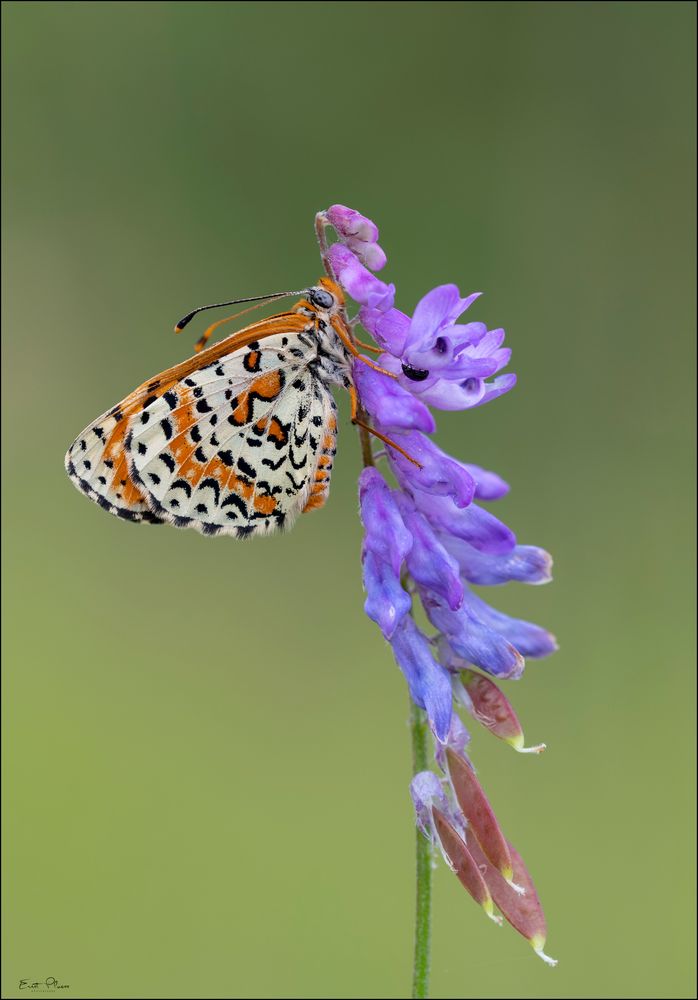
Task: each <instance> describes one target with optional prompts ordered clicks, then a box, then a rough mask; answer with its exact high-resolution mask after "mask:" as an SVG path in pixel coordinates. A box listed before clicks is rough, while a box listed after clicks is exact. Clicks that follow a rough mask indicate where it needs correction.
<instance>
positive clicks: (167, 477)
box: [126, 336, 334, 536]
mask: <svg viewBox="0 0 698 1000" xmlns="http://www.w3.org/2000/svg"><path fill="white" fill-rule="evenodd" d="M313 357H314V345H313V344H312V342H311V343H306V341H305V340H304V339H303V338H294V339H293V340H292V341H290V340H289V338H286V337H281V336H279V337H272V338H269V339H268V340H265V341H264V342H262V343H261V344H252V345H250V346H249V348H247V349H246V350H245V351H243V352H236V353H235V354H232V355H230V356H229V357H227V358H223V359H221V360H220V361H219V362H214V363H213V364H211V365H209V366H207V367H206V368H204V369H202V370H201V371H198V372H193V373H192V374H191V375H190V376H188V377H187V378H185V379H183V380H182V381H181V382H180V383H179V384H178V385H177V386H176V387H175V388H174V389H173V390H172V391H171V392H170V393H165V394H164V395H163V396H161V397H159V398H158V399H157V400H154V401H153V402H152V403H151V404H150V405H149V406H148V407H146V408H145V409H144V410H143V412H142V413H141V414H140V415H139V416H137V417H136V418H135V419H134V420H133V421H132V429H131V433H130V436H129V437H128V438H127V441H126V449H127V452H128V457H129V469H130V472H131V475H132V478H133V479H134V481H135V482H136V484H137V486H138V487H139V489H141V490H142V491H143V493H144V494H145V495H146V497H147V500H148V503H149V505H150V508H151V509H152V510H153V511H154V512H155V513H156V514H157V516H158V517H160V518H162V519H163V520H167V521H169V522H170V523H172V524H175V525H177V526H178V527H189V526H191V527H194V528H197V529H198V530H200V531H203V532H205V533H207V534H218V533H225V534H232V535H237V536H244V535H248V534H251V533H253V532H254V533H260V534H265V533H268V532H270V531H274V530H276V529H278V528H281V527H290V525H291V524H292V523H293V521H294V520H295V518H296V516H297V515H298V514H299V513H300V512H301V511H302V510H303V509H304V507H305V506H306V504H307V502H308V499H309V497H310V495H311V491H312V490H313V488H314V487H315V477H316V474H317V472H318V461H319V460H320V459H321V458H322V452H323V443H324V439H325V437H326V436H327V434H326V425H327V424H328V422H330V421H331V420H332V419H333V416H334V401H333V400H332V396H331V395H330V393H329V391H328V390H327V389H326V388H325V387H324V385H323V384H322V383H321V382H320V380H319V379H318V378H317V377H316V376H315V375H314V374H313V372H312V371H311V370H310V369H309V367H308V364H309V362H310V361H312V359H313Z"/></svg>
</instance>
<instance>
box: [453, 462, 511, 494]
mask: <svg viewBox="0 0 698 1000" xmlns="http://www.w3.org/2000/svg"><path fill="white" fill-rule="evenodd" d="M464 468H466V469H467V470H468V472H469V473H470V475H471V476H472V477H473V479H474V480H475V496H476V497H477V498H478V500H499V499H500V498H501V497H503V496H506V495H507V493H508V492H509V490H510V486H509V483H505V482H504V480H503V479H502V478H501V476H498V475H497V473H496V472H488V470H487V469H481V468H480V466H479V465H470V464H466V465H465V466H464Z"/></svg>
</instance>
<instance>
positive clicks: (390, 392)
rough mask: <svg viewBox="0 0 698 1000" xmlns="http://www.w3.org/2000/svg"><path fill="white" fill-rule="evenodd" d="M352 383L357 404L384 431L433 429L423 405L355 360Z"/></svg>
mask: <svg viewBox="0 0 698 1000" xmlns="http://www.w3.org/2000/svg"><path fill="white" fill-rule="evenodd" d="M354 381H355V382H356V388H357V390H358V392H359V396H360V398H361V402H362V403H363V405H364V407H365V409H366V410H367V412H368V413H370V414H371V416H372V417H373V419H374V420H375V422H376V425H377V426H379V427H381V428H386V429H393V428H394V429H399V430H408V431H409V430H419V431H425V432H426V433H427V434H428V433H430V432H431V431H434V430H436V421H435V420H434V418H433V417H432V415H431V413H430V412H429V410H428V408H427V406H426V405H425V404H424V403H422V402H421V400H419V399H416V398H415V397H414V396H412V395H411V394H410V393H409V392H408V391H407V390H406V389H403V387H402V386H401V385H399V384H398V383H397V382H396V381H395V380H394V379H391V378H388V376H387V375H381V374H380V372H377V371H375V370H374V369H373V368H369V367H368V365H365V364H363V363H362V362H361V361H360V360H357V361H356V363H355V364H354Z"/></svg>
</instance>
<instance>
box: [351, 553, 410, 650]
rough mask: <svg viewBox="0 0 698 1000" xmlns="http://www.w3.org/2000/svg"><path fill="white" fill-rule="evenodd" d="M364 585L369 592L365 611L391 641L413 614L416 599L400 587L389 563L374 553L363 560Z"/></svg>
mask: <svg viewBox="0 0 698 1000" xmlns="http://www.w3.org/2000/svg"><path fill="white" fill-rule="evenodd" d="M363 581H364V589H365V590H366V601H365V602H364V611H365V612H366V614H367V615H368V617H369V618H370V619H371V621H374V622H375V623H376V625H377V626H378V627H379V629H380V630H381V632H382V633H383V635H384V636H385V638H386V639H391V638H392V636H393V635H394V634H395V629H396V628H397V627H398V625H399V624H400V622H401V621H402V620H403V619H404V617H405V615H407V614H408V613H409V610H410V608H411V607H412V599H411V598H410V595H409V594H408V593H407V591H406V590H404V589H403V587H402V584H401V583H400V577H399V576H398V575H397V574H396V573H394V572H393V570H392V567H391V566H390V564H389V563H387V562H383V561H382V560H381V559H379V558H378V557H377V556H376V555H375V554H374V553H373V552H370V551H367V552H365V553H364V556H363Z"/></svg>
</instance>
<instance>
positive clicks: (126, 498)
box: [65, 390, 162, 524]
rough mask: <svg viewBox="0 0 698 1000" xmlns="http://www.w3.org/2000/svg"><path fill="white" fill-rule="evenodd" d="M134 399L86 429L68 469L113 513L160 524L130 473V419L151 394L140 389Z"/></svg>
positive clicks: (73, 447) (83, 488)
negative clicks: (128, 436) (128, 441)
mask: <svg viewBox="0 0 698 1000" xmlns="http://www.w3.org/2000/svg"><path fill="white" fill-rule="evenodd" d="M133 396H134V397H135V398H132V397H127V398H126V399H125V400H123V401H122V402H121V403H119V404H118V406H115V407H114V408H113V409H111V410H109V411H108V412H107V413H103V414H102V416H101V417H98V418H97V420H94V421H93V422H92V423H91V424H90V425H89V426H88V427H86V428H85V430H84V431H83V432H82V434H80V435H79V436H78V437H77V438H76V439H75V441H73V443H72V445H71V446H70V448H69V449H68V452H67V454H66V456H65V469H66V472H67V473H68V476H69V477H70V479H71V481H72V482H73V483H74V485H75V486H77V488H78V489H79V490H80V491H81V492H82V493H84V494H85V496H87V497H89V498H90V500H94V502H95V503H98V504H99V505H100V507H102V508H103V509H104V510H106V511H108V512H109V513H110V514H115V515H116V516H117V517H123V518H125V519H127V520H129V521H146V522H150V523H155V524H160V523H162V519H161V518H159V517H158V516H157V515H156V514H154V513H153V512H152V511H151V509H150V507H149V506H148V504H147V502H146V499H145V496H144V494H143V493H142V492H141V491H140V490H139V489H138V487H137V486H136V484H135V483H134V481H133V479H132V478H131V476H130V475H129V471H128V464H127V460H126V451H125V448H124V442H125V440H126V436H127V434H128V431H129V424H130V417H132V416H133V415H134V414H135V413H137V412H139V411H140V409H141V407H142V405H143V401H144V400H145V399H146V398H147V393H145V392H143V393H141V392H139V391H138V390H137V391H136V393H134V394H133Z"/></svg>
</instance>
